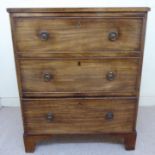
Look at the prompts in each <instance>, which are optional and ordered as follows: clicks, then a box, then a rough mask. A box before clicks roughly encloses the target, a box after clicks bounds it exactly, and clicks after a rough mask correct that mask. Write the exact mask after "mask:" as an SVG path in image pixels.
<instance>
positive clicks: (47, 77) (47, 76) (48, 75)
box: [43, 73, 52, 82]
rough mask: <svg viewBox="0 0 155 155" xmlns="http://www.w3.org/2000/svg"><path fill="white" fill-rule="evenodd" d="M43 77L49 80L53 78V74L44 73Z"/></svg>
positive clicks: (46, 80)
mask: <svg viewBox="0 0 155 155" xmlns="http://www.w3.org/2000/svg"><path fill="white" fill-rule="evenodd" d="M43 78H44V81H45V82H48V81H50V80H51V79H52V74H50V73H45V74H44V75H43Z"/></svg>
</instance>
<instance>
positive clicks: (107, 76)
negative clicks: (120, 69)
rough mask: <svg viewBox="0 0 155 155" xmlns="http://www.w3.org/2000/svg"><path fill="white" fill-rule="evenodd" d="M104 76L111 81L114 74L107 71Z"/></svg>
mask: <svg viewBox="0 0 155 155" xmlns="http://www.w3.org/2000/svg"><path fill="white" fill-rule="evenodd" d="M106 78H107V80H109V81H112V80H114V79H115V74H114V73H113V72H108V73H107V75H106Z"/></svg>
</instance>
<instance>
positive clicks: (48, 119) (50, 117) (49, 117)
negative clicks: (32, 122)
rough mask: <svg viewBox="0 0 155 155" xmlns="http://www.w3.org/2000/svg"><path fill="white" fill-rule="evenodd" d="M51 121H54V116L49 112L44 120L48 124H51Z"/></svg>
mask: <svg viewBox="0 0 155 155" xmlns="http://www.w3.org/2000/svg"><path fill="white" fill-rule="evenodd" d="M53 119H54V115H53V114H52V113H51V112H48V113H47V115H46V120H47V121H48V122H52V121H53Z"/></svg>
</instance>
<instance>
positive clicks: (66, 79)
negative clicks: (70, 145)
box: [8, 8, 149, 152]
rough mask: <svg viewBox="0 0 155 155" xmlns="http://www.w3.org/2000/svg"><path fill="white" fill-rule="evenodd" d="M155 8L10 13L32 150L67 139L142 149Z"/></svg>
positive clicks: (27, 137)
mask: <svg viewBox="0 0 155 155" xmlns="http://www.w3.org/2000/svg"><path fill="white" fill-rule="evenodd" d="M148 11H149V8H74V9H73V8H65V9H63V8H61V9H60V8H59V9H58V8H53V9H52V8H46V9H41V8H40V9H26V8H25V9H20V8H18V9H15V8H11V9H8V12H9V13H10V19H11V28H12V36H13V45H14V54H15V60H16V70H17V78H18V86H19V93H20V99H21V109H22V116H23V124H24V142H25V150H26V152H33V151H34V149H35V145H36V144H37V143H38V142H39V141H41V140H45V139H47V138H49V137H50V136H51V135H60V134H110V135H115V136H120V137H121V138H123V139H124V144H125V148H126V149H128V150H131V149H134V148H135V141H136V129H135V128H136V117H137V109H138V108H137V107H138V99H139V88H140V78H141V69H142V60H143V50H144V38H145V27H146V19H147V12H148Z"/></svg>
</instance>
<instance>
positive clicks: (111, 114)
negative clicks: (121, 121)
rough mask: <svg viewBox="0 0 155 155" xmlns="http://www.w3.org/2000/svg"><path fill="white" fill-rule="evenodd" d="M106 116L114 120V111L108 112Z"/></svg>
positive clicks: (107, 118)
mask: <svg viewBox="0 0 155 155" xmlns="http://www.w3.org/2000/svg"><path fill="white" fill-rule="evenodd" d="M105 118H106V120H112V119H113V118H114V114H113V112H107V113H106V115H105Z"/></svg>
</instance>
